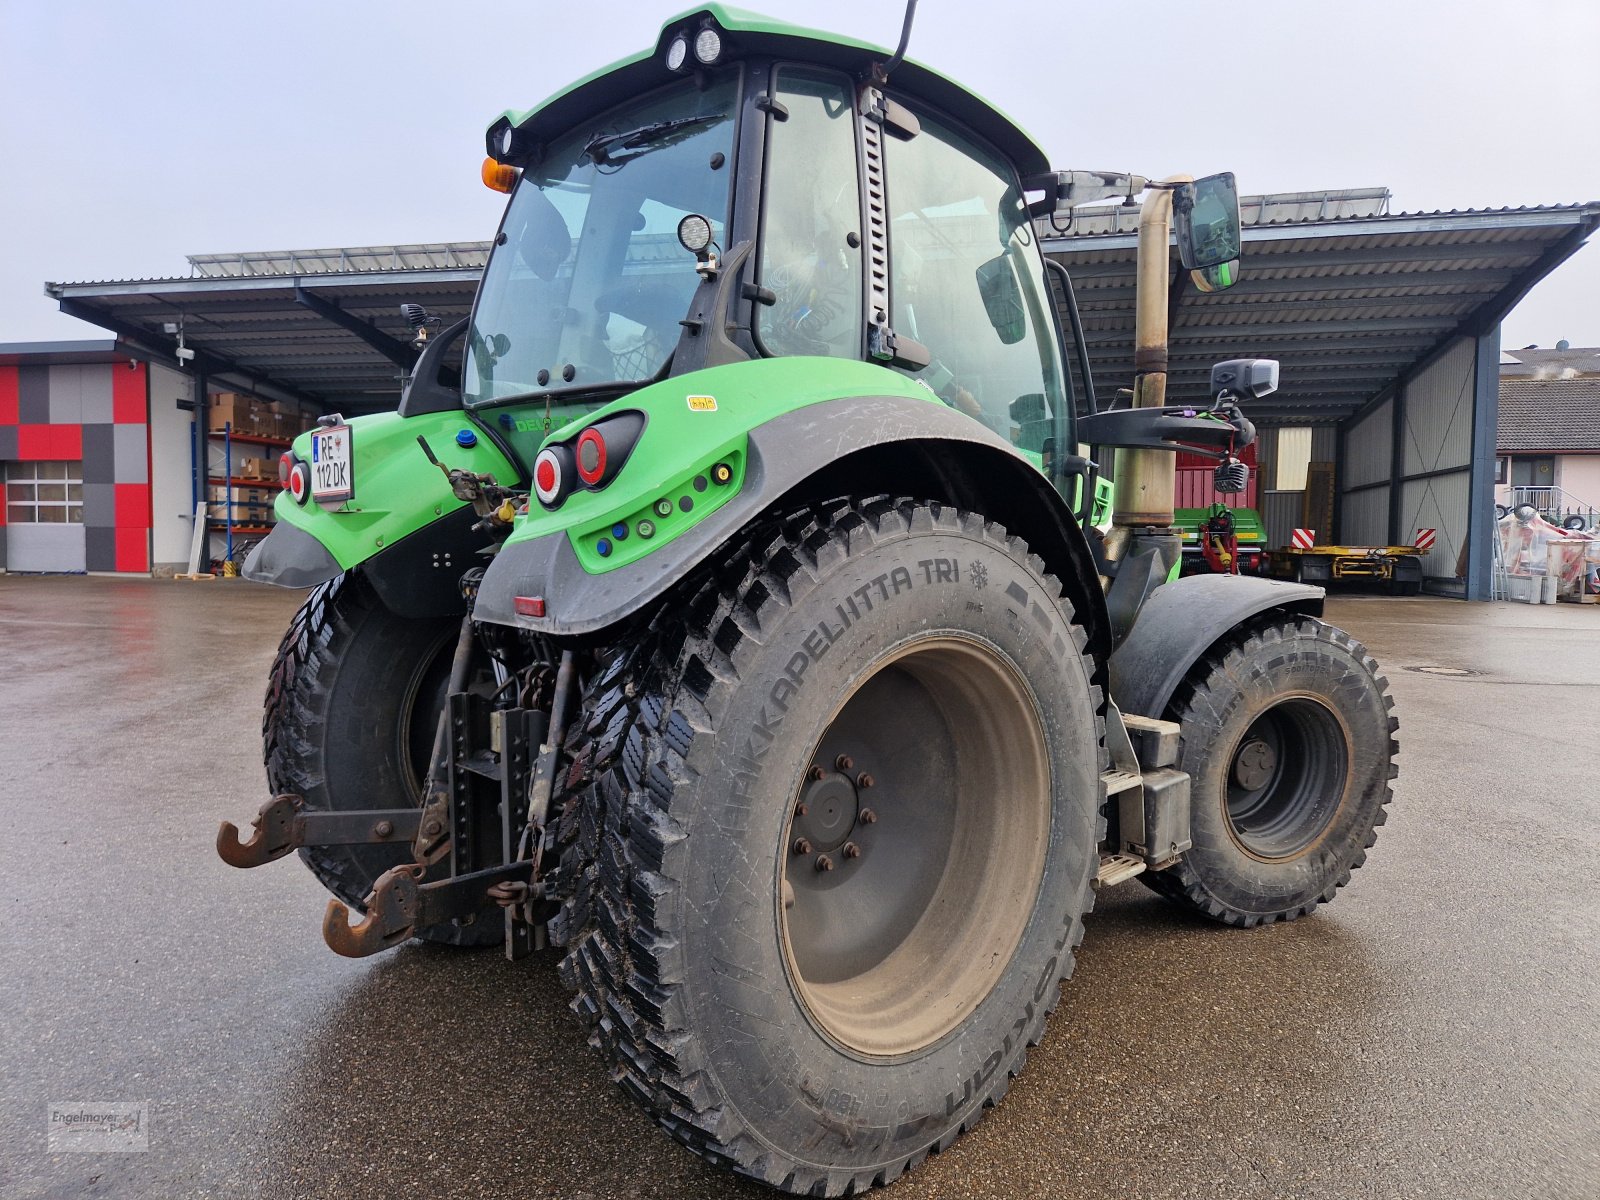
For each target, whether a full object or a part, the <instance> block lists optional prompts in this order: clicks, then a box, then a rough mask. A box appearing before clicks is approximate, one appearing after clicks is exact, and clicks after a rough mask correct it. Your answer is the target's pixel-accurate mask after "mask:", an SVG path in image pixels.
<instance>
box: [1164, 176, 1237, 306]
mask: <svg viewBox="0 0 1600 1200" xmlns="http://www.w3.org/2000/svg"><path fill="white" fill-rule="evenodd" d="M1172 218H1173V227H1174V228H1175V229H1176V231H1177V234H1178V259H1179V261H1181V262H1182V263H1183V269H1184V270H1185V271H1204V270H1206V269H1207V268H1210V267H1220V266H1222V265H1223V264H1224V263H1229V262H1233V261H1234V260H1235V259H1237V258H1238V257H1239V242H1240V223H1239V188H1238V185H1237V184H1236V183H1235V182H1234V178H1233V172H1232V171H1224V172H1222V174H1220V175H1207V176H1206V177H1205V178H1204V179H1196V180H1195V181H1194V182H1193V183H1186V184H1184V185H1183V186H1182V187H1180V188H1178V189H1177V191H1176V192H1175V193H1174V194H1173V197H1172ZM1233 274H1234V275H1235V276H1236V275H1237V272H1234V273H1233ZM1229 282H1231V280H1230V281H1229ZM1222 286H1223V287H1227V286H1228V284H1227V283H1224V284H1222Z"/></svg>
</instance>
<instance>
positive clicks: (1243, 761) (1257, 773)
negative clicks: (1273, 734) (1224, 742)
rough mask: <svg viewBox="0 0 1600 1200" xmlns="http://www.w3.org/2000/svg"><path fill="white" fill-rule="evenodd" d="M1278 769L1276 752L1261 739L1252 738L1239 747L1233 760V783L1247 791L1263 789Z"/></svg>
mask: <svg viewBox="0 0 1600 1200" xmlns="http://www.w3.org/2000/svg"><path fill="white" fill-rule="evenodd" d="M1277 769H1278V752H1277V751H1276V750H1274V749H1273V748H1272V747H1271V746H1270V745H1268V744H1267V743H1266V742H1265V741H1263V740H1262V739H1261V738H1252V739H1250V740H1249V741H1247V742H1246V743H1245V744H1244V745H1243V746H1240V747H1239V753H1238V754H1236V755H1235V756H1234V759H1233V778H1234V782H1235V783H1237V784H1238V785H1239V786H1240V787H1242V788H1244V789H1246V790H1247V791H1252V792H1253V791H1255V790H1256V789H1257V788H1261V787H1265V786H1266V784H1267V781H1268V780H1269V779H1271V778H1272V773H1273V772H1274V771H1276V770H1277Z"/></svg>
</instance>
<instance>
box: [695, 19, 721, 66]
mask: <svg viewBox="0 0 1600 1200" xmlns="http://www.w3.org/2000/svg"><path fill="white" fill-rule="evenodd" d="M694 56H695V58H696V59H697V60H698V61H699V63H700V65H701V66H703V67H709V66H711V65H712V64H713V63H715V62H716V61H717V59H719V58H721V57H722V35H721V34H720V33H718V32H717V31H716V30H715V29H713V28H711V27H710V26H709V25H708V26H706V27H705V28H704V29H702V30H701V31H700V32H699V33H697V34H695V36H694Z"/></svg>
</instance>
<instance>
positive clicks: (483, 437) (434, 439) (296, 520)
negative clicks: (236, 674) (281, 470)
mask: <svg viewBox="0 0 1600 1200" xmlns="http://www.w3.org/2000/svg"><path fill="white" fill-rule="evenodd" d="M349 424H350V428H351V430H352V431H353V432H352V435H351V463H350V465H351V474H352V477H353V479H354V484H355V486H354V493H355V494H354V495H353V496H352V497H351V498H350V499H349V500H348V501H346V502H344V503H343V504H340V505H338V506H336V507H332V508H325V507H323V506H322V505H319V504H317V502H316V501H314V500H308V501H307V502H306V503H305V504H297V503H296V502H295V499H294V497H293V496H291V495H290V494H289V492H288V490H287V489H285V490H284V491H282V492H280V493H279V494H278V499H277V501H276V502H275V504H274V513H275V515H276V516H277V524H276V526H275V527H274V529H273V531H272V533H270V534H268V535H267V537H266V538H265V539H264V540H263V541H262V542H261V543H259V544H258V545H257V546H256V548H255V549H254V550H253V551H251V553H250V557H249V558H248V559H247V560H246V561H245V566H244V575H245V577H246V578H247V579H254V580H256V581H258V582H261V583H275V584H279V585H281V586H284V587H311V586H313V585H315V584H318V583H322V582H323V581H325V580H328V579H332V578H333V577H334V576H335V575H338V574H339V573H340V572H342V571H348V570H351V569H353V568H355V567H365V568H366V571H367V574H368V577H369V578H370V579H371V580H372V583H373V585H374V587H375V588H377V590H378V593H379V595H380V597H382V599H383V600H384V602H385V603H386V604H388V605H389V606H390V607H391V608H393V609H394V610H395V611H396V612H401V613H404V614H405V615H409V616H438V615H446V614H448V613H451V612H460V611H461V610H462V604H461V601H460V592H459V581H460V578H461V574H462V572H463V571H465V570H466V569H467V568H468V567H469V566H472V565H474V560H473V557H472V552H473V550H474V549H475V548H476V547H475V546H474V544H473V539H472V534H471V531H470V527H471V525H472V524H473V520H474V517H473V513H472V509H471V507H470V506H469V505H467V504H466V503H465V502H464V501H462V500H458V499H457V498H456V496H455V494H454V493H453V492H451V490H450V484H449V481H448V480H447V479H446V478H445V475H444V472H443V471H441V470H439V468H437V467H435V466H433V465H432V464H431V463H429V462H428V460H427V458H426V456H425V455H424V454H423V453H422V448H421V447H420V446H418V445H417V437H418V436H419V435H421V436H422V437H424V438H426V439H427V441H428V445H429V446H430V447H431V448H432V450H433V452H434V453H435V454H436V455H437V456H438V457H439V459H440V461H441V462H443V463H445V464H446V465H448V466H451V467H461V468H464V469H468V470H471V471H474V472H477V473H478V474H485V475H493V476H494V477H495V479H496V480H497V481H498V482H500V483H502V484H508V485H515V484H516V483H518V482H519V481H520V479H521V472H520V471H518V470H517V468H516V467H515V466H514V465H513V463H512V461H511V459H510V458H509V457H508V456H507V455H506V453H505V452H504V451H503V450H502V449H501V448H500V446H499V445H498V444H497V442H496V440H495V439H494V438H493V436H491V435H490V434H489V432H488V431H487V430H486V429H485V428H484V427H483V426H482V425H480V424H478V423H477V422H475V421H474V420H473V419H472V418H471V417H470V416H468V415H467V414H466V413H463V412H459V411H457V412H448V413H422V414H418V415H417V416H413V417H401V416H399V415H398V414H396V413H381V414H377V415H373V416H367V417H354V418H352V419H351V420H350V422H349ZM463 432H465V433H468V434H470V435H471V436H470V438H469V439H467V440H469V441H470V442H471V443H472V444H471V445H462V444H460V442H458V441H457V436H458V435H459V434H462V433H463ZM292 453H293V454H294V455H295V457H296V458H298V459H301V460H302V461H306V460H308V459H309V458H310V455H311V435H310V434H309V433H303V434H301V435H300V436H299V437H298V438H296V439H295V441H294V445H293V448H292Z"/></svg>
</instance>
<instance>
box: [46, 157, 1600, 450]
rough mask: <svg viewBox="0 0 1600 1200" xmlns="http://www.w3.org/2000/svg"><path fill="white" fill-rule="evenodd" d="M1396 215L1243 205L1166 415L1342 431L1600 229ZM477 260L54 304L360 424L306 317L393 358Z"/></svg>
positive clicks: (1065, 253)
mask: <svg viewBox="0 0 1600 1200" xmlns="http://www.w3.org/2000/svg"><path fill="white" fill-rule="evenodd" d="M1387 205H1388V193H1387V191H1385V190H1384V189H1381V188H1362V189H1348V190H1346V191H1343V192H1328V193H1289V194H1285V195H1274V196H1266V197H1256V198H1251V202H1250V203H1248V204H1247V205H1246V216H1247V219H1249V220H1252V221H1254V223H1253V224H1251V225H1250V226H1249V227H1248V228H1247V229H1246V231H1245V259H1244V264H1243V267H1244V278H1243V280H1242V281H1241V282H1240V283H1239V284H1238V285H1236V286H1235V287H1233V288H1231V289H1229V290H1228V291H1226V292H1221V293H1217V294H1215V295H1198V294H1196V293H1193V292H1187V293H1185V294H1183V295H1182V296H1181V297H1180V300H1179V305H1178V308H1177V317H1176V321H1175V323H1174V326H1173V331H1172V368H1173V378H1172V381H1171V391H1172V394H1173V395H1174V397H1186V396H1190V395H1194V396H1198V395H1199V394H1201V392H1203V390H1204V387H1205V384H1206V381H1207V378H1208V373H1209V370H1210V366H1211V364H1212V363H1213V362H1215V361H1218V360H1220V359H1223V358H1233V357H1239V356H1243V355H1258V356H1263V357H1271V358H1277V359H1279V360H1280V361H1281V362H1282V363H1283V374H1282V390H1281V391H1280V393H1279V394H1278V395H1277V396H1275V397H1272V398H1270V399H1269V400H1267V401H1262V402H1258V404H1256V405H1255V406H1253V411H1254V413H1255V415H1257V416H1258V417H1259V418H1260V419H1261V420H1262V421H1263V422H1264V423H1270V422H1272V421H1280V422H1282V421H1298V422H1305V421H1310V422H1313V423H1320V422H1326V421H1335V420H1338V419H1341V418H1343V417H1345V416H1348V415H1349V414H1350V413H1352V412H1354V411H1356V410H1357V409H1358V408H1360V407H1361V405H1362V404H1364V403H1366V402H1367V400H1369V399H1370V398H1372V397H1373V396H1375V395H1377V394H1378V393H1379V392H1381V391H1382V390H1383V389H1384V388H1385V387H1386V386H1388V385H1389V384H1390V383H1392V382H1393V381H1394V379H1395V378H1396V377H1397V376H1398V375H1400V374H1401V373H1402V372H1404V371H1405V370H1407V369H1408V368H1409V367H1411V366H1413V365H1414V364H1415V363H1416V362H1417V361H1418V360H1419V359H1420V358H1422V357H1423V356H1425V355H1426V354H1427V353H1428V352H1429V351H1430V350H1431V349H1432V348H1433V347H1434V346H1436V345H1437V344H1438V343H1439V342H1440V341H1441V340H1442V339H1444V338H1446V337H1448V336H1449V335H1450V334H1451V332H1452V331H1454V330H1456V329H1458V328H1461V327H1464V326H1467V325H1470V324H1471V323H1472V322H1473V321H1476V320H1481V319H1483V317H1484V316H1485V314H1487V313H1489V312H1490V310H1492V309H1493V308H1494V307H1495V305H1496V304H1499V303H1504V302H1506V301H1507V297H1511V298H1514V297H1515V296H1516V295H1518V294H1520V291H1519V289H1521V290H1525V289H1526V288H1527V287H1528V286H1531V284H1532V282H1533V281H1535V280H1536V279H1537V278H1539V277H1541V276H1542V275H1543V274H1545V273H1546V272H1548V271H1549V270H1550V269H1551V268H1553V267H1554V266H1555V265H1556V264H1557V263H1558V262H1559V261H1560V259H1561V257H1564V256H1565V254H1569V253H1571V252H1572V250H1574V249H1576V247H1577V244H1578V242H1579V241H1580V240H1581V238H1582V237H1583V236H1586V235H1587V233H1588V232H1590V231H1592V230H1593V229H1594V228H1595V226H1596V225H1597V224H1600V204H1591V205H1568V206H1554V207H1545V208H1521V209H1485V210H1464V211H1455V212H1443V213H1411V214H1389V213H1387V211H1386V210H1387ZM1330 214H1331V215H1330ZM1088 227H1089V226H1088V221H1087V218H1084V217H1082V216H1080V218H1079V221H1078V229H1079V231H1078V232H1077V233H1075V234H1074V235H1073V236H1069V237H1064V238H1063V237H1055V236H1054V235H1053V234H1052V233H1051V232H1050V230H1049V228H1048V224H1047V223H1046V222H1041V223H1040V225H1039V230H1040V234H1041V237H1042V239H1043V241H1044V248H1045V250H1046V252H1047V253H1049V254H1051V255H1052V256H1053V257H1056V258H1059V259H1061V260H1062V261H1063V262H1065V263H1066V264H1067V265H1068V266H1069V268H1070V269H1071V271H1072V274H1073V277H1074V279H1075V281H1076V286H1077V292H1078V301H1079V306H1080V308H1081V310H1082V312H1083V316H1084V325H1085V330H1086V336H1087V337H1088V340H1089V343H1090V352H1091V356H1092V360H1093V365H1094V370H1095V376H1096V382H1097V385H1098V386H1099V388H1100V391H1101V394H1102V396H1103V397H1109V396H1110V395H1111V394H1112V393H1113V392H1114V390H1115V389H1116V388H1117V387H1125V386H1127V385H1128V384H1129V383H1130V382H1131V379H1132V352H1131V347H1132V341H1133V261H1134V248H1135V241H1136V236H1135V235H1134V234H1133V233H1129V232H1102V233H1087V232H1084V230H1086V229H1087V228H1088ZM488 249H489V244H488V243H487V242H435V243H412V244H407V245H399V246H365V247H353V248H349V249H342V250H337V249H336V250H294V251H259V252H250V253H243V254H209V255H195V256H193V257H192V258H191V259H190V263H191V270H192V271H193V272H194V273H193V274H192V275H190V276H187V277H181V278H168V279H133V280H105V281H100V282H80V283H51V284H46V285H45V286H46V290H47V291H48V292H49V293H50V294H51V295H52V296H55V297H56V298H57V299H58V300H59V301H60V302H61V305H62V308H63V310H66V311H69V312H71V313H72V314H73V315H76V316H81V317H83V318H84V319H86V320H89V321H93V322H95V323H96V324H99V325H101V326H103V327H104V328H107V329H110V330H112V331H114V332H115V333H117V334H118V336H119V337H122V338H124V339H127V340H131V341H133V342H135V343H138V344H140V345H143V346H145V347H147V348H150V349H151V350H152V351H154V352H156V353H162V354H170V347H171V346H173V345H174V344H175V343H174V339H173V338H172V337H171V336H170V335H168V334H166V333H165V332H164V326H165V325H166V324H168V323H174V324H176V323H181V324H182V327H183V332H184V340H185V345H187V346H189V347H192V348H195V349H198V350H200V351H202V352H204V353H206V354H209V355H210V356H212V360H213V363H214V364H216V363H225V364H228V365H229V366H230V368H232V369H233V370H234V372H235V378H241V379H246V380H250V379H253V380H257V381H260V383H261V385H262V386H263V387H266V386H276V387H278V388H280V389H283V390H285V391H288V392H293V393H296V394H299V395H302V396H307V397H310V398H314V399H319V400H321V401H322V402H324V403H326V404H328V405H330V406H336V407H346V408H350V409H355V408H360V407H363V406H366V407H371V406H375V405H384V404H392V403H393V402H394V399H395V397H396V396H397V395H398V391H399V385H400V375H401V372H400V369H399V368H398V367H397V366H396V365H395V364H394V363H393V362H392V361H390V360H388V359H386V358H385V357H384V356H383V355H382V354H381V353H379V351H378V350H376V349H374V348H373V347H372V346H371V345H370V344H369V343H368V342H367V341H363V340H362V339H361V338H359V337H358V336H356V335H355V334H354V333H352V332H351V331H350V330H349V329H348V328H346V327H344V326H341V325H340V324H336V323H334V322H333V321H330V320H328V319H326V318H325V317H324V316H321V315H319V314H318V313H317V312H316V311H314V310H313V309H314V307H315V306H316V304H317V302H327V303H329V304H332V305H335V306H337V308H338V309H339V310H340V312H341V313H342V314H343V315H344V316H347V317H349V318H352V319H353V320H354V321H355V322H359V323H360V325H361V327H362V328H364V329H365V330H367V331H369V332H371V333H374V334H376V335H378V336H379V337H380V338H385V337H386V338H388V339H390V340H391V341H392V342H403V341H404V340H405V339H406V338H407V337H408V336H409V332H410V331H409V329H408V328H407V327H406V326H405V323H404V322H403V321H402V320H401V319H400V315H399V306H400V305H401V304H402V303H405V302H412V303H418V304H423V305H425V306H426V307H427V308H428V309H429V310H430V311H432V312H434V313H436V314H438V315H439V316H440V317H441V318H443V320H444V322H445V323H446V324H448V323H450V322H452V321H454V320H456V319H458V318H459V317H463V316H465V315H466V314H467V312H468V311H469V310H470V308H471V304H472V297H473V293H474V291H475V290H476V287H477V281H478V277H479V274H480V273H481V269H482V264H483V262H484V260H485V259H486V257H487V254H488ZM452 264H454V265H452ZM297 295H299V296H304V297H309V299H310V303H311V304H312V307H308V306H307V305H306V304H302V303H297V301H296V297H297ZM242 386H248V384H243V385H242Z"/></svg>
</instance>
